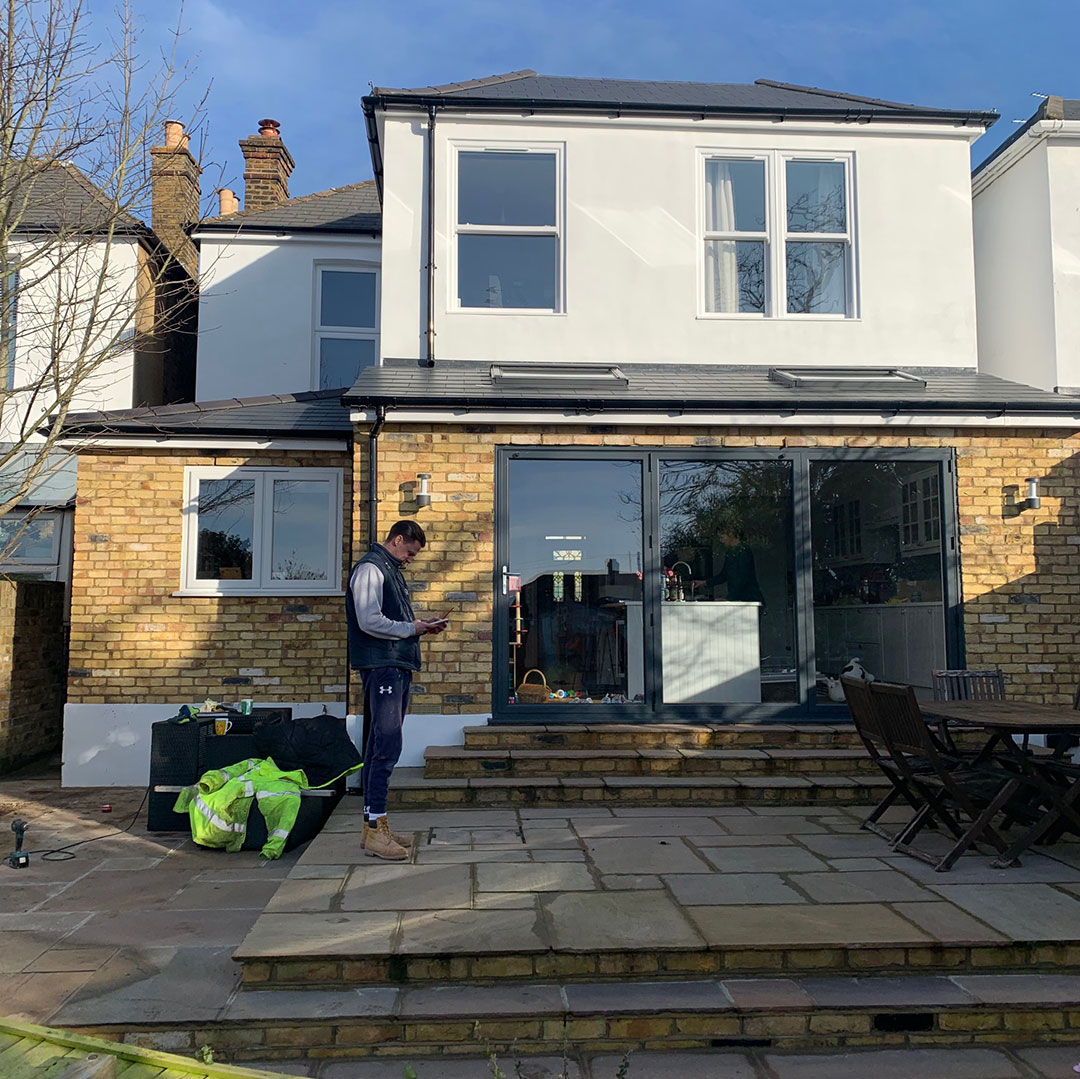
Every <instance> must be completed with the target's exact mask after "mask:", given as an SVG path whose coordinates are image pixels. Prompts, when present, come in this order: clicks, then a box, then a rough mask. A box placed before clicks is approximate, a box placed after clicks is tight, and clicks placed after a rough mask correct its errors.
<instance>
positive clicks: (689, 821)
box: [574, 783, 725, 840]
mask: <svg viewBox="0 0 1080 1079" xmlns="http://www.w3.org/2000/svg"><path fill="white" fill-rule="evenodd" d="M686 785H687V786H690V785H692V784H690V783H687V784H686ZM574 830H575V831H576V832H577V834H578V835H579V836H581V837H582V838H583V839H588V840H592V839H621V838H624V837H634V836H695V835H724V834H725V832H724V829H723V828H722V827H721V826H720V825H719V824H717V822H716V821H714V820H710V819H709V818H708V817H705V816H692V817H690V816H687V817H669V816H668V815H667V810H664V815H663V816H660V815H657V814H653V815H651V816H648V817H632V818H630V817H620V818H618V819H615V820H607V821H604V820H593V819H587V820H584V821H575V823H574Z"/></svg>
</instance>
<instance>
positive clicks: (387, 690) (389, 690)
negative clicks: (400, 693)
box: [379, 686, 394, 693]
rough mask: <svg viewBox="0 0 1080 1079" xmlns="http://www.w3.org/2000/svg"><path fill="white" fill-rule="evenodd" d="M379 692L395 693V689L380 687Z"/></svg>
mask: <svg viewBox="0 0 1080 1079" xmlns="http://www.w3.org/2000/svg"><path fill="white" fill-rule="evenodd" d="M379 692H380V693H393V692H394V687H393V686H379Z"/></svg>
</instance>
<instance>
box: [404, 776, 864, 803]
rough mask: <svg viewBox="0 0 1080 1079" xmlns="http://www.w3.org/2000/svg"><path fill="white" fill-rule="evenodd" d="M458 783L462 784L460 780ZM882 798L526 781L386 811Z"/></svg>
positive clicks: (409, 797) (408, 799) (426, 795)
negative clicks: (533, 784)
mask: <svg viewBox="0 0 1080 1079" xmlns="http://www.w3.org/2000/svg"><path fill="white" fill-rule="evenodd" d="M461 782H462V783H464V782H465V780H462V781H461ZM883 794H884V790H882V789H879V788H868V787H865V786H855V785H853V786H850V787H810V788H807V787H779V788H777V787H764V788H762V787H724V788H719V789H717V788H713V787H705V788H695V787H694V785H693V783H689V784H688V785H687V787H685V788H684V787H681V786H680V787H671V788H665V787H650V786H648V785H647V780H646V781H645V782H643V784H642V786H640V787H629V788H627V787H623V788H619V789H617V790H612V789H608V788H605V787H602V786H599V785H597V786H596V787H589V786H584V787H530V786H528V785H527V783H526V782H525V781H524V780H521V782H520V783H519V784H518V785H517V786H512V787H502V788H499V789H496V790H478V789H476V788H470V787H466V786H461V787H443V788H439V789H437V790H431V791H428V790H420V789H398V790H393V789H391V791H390V808H391V809H398V810H405V809H409V810H412V809H460V808H476V809H507V808H539V809H542V808H551V807H561V806H566V807H567V808H568V809H573V808H575V807H590V806H593V807H595V806H618V805H638V804H645V803H649V804H652V805H656V806H671V807H673V808H674V807H680V806H681V807H689V806H699V807H701V806H742V805H747V806H753V805H787V806H838V805H865V804H866V803H868V802H874V801H877V800H878V799H879V798H880V797H881V796H882V795H883Z"/></svg>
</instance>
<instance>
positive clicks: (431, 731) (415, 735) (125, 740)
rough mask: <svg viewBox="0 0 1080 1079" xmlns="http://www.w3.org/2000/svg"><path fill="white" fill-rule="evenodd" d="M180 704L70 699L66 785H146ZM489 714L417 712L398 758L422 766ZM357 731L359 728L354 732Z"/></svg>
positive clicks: (314, 711)
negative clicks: (162, 734)
mask: <svg viewBox="0 0 1080 1079" xmlns="http://www.w3.org/2000/svg"><path fill="white" fill-rule="evenodd" d="M259 704H260V706H262V705H267V706H274V705H281V706H283V707H289V708H292V710H293V715H294V716H295V717H297V718H299V717H302V716H316V715H318V714H319V713H320V712H322V710H323V707H324V705H323V702H319V703H316V704H311V703H309V702H300V701H264V700H262V699H260V700H259ZM178 707H179V705H168V704H69V705H66V706H65V708H64V761H63V768H62V771H61V783H62V784H63V786H65V787H141V786H143V785H145V784H146V783H147V782H149V779H150V725H151V724H152V723H157V722H158V721H159V720H162V719H168V718H169V716H172V715H175V714H176V710H177V708H178ZM325 707H326V710H327V711H328V712H330V713H331V714H332V715H338V716H340V715H343V714H344V711H345V702H344V701H331V702H327V703H326V704H325ZM490 719H491V716H490V714H480V715H453V716H429V715H412V716H409V717H407V718H406V720H405V726H404V728H403V742H404V744H403V748H402V753H401V760H400V761H399V763H400V764H401V766H403V767H407V768H418V767H421V766H422V765H423V763H424V750H425V749H426V748H427V747H428V746H436V745H437V746H455V745H456V746H459V745H462V744H464V741H465V734H464V730H465V728H466V727H472V726H484V725H486V724H487V723H488V722H489V721H490ZM354 730H355V731H356V733H355V734H354ZM349 734H350V735H351V736H352V737H353V739H354V741H358V740H359V727H358V726H357V725H356V724H355V723H353V722H350V723H349Z"/></svg>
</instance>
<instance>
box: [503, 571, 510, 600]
mask: <svg viewBox="0 0 1080 1079" xmlns="http://www.w3.org/2000/svg"><path fill="white" fill-rule="evenodd" d="M509 592H510V567H509V566H503V568H502V594H503V595H504V596H505V595H507V594H508V593H509Z"/></svg>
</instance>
